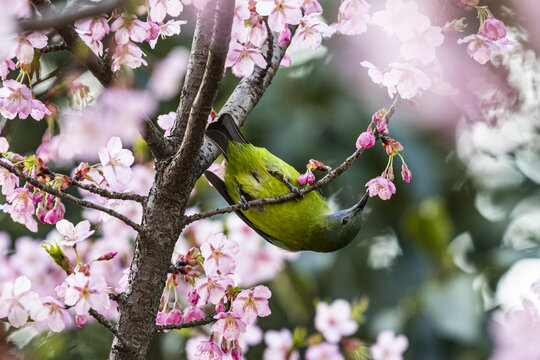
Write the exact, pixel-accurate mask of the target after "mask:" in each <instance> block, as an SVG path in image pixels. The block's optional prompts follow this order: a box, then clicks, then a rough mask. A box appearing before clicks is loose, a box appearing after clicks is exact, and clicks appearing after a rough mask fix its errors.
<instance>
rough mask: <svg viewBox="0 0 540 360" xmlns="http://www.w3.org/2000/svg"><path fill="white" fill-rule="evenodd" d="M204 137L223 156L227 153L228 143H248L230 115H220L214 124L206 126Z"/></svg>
mask: <svg viewBox="0 0 540 360" xmlns="http://www.w3.org/2000/svg"><path fill="white" fill-rule="evenodd" d="M206 136H208V138H209V139H210V140H211V141H212V142H213V143H214V144H216V146H217V147H218V148H219V150H221V152H222V153H223V154H226V153H227V145H228V144H229V141H236V142H239V143H245V144H247V143H248V141H247V140H246V138H245V137H244V135H242V133H241V132H240V129H239V128H238V126H237V125H236V123H235V122H234V118H233V117H232V115H231V114H227V113H225V114H222V115H220V116H219V118H218V119H217V120H216V121H215V122H213V123H211V124H210V125H208V128H207V129H206Z"/></svg>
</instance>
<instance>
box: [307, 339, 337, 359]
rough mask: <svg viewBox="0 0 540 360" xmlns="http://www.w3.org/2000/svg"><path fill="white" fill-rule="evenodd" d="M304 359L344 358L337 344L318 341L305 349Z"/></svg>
mask: <svg viewBox="0 0 540 360" xmlns="http://www.w3.org/2000/svg"><path fill="white" fill-rule="evenodd" d="M306 360H345V357H343V355H342V354H341V353H340V352H339V347H338V346H337V344H330V343H326V342H323V343H320V344H315V345H311V346H310V347H308V349H307V351H306Z"/></svg>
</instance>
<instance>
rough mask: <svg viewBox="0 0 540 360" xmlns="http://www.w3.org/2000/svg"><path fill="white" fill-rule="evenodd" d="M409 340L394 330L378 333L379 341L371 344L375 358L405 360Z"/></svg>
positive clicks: (380, 359) (376, 359)
mask: <svg viewBox="0 0 540 360" xmlns="http://www.w3.org/2000/svg"><path fill="white" fill-rule="evenodd" d="M408 346H409V341H408V340H407V338H406V337H405V335H398V336H395V334H394V332H393V331H388V330H387V331H382V332H380V333H379V335H377V342H376V343H375V344H374V345H372V346H371V355H372V356H373V360H403V353H404V352H405V350H407V347H408Z"/></svg>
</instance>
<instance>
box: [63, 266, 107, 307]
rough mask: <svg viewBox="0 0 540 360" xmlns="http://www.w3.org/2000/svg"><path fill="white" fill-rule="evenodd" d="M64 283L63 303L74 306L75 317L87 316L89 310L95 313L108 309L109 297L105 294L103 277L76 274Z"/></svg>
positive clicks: (105, 284)
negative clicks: (95, 311)
mask: <svg viewBox="0 0 540 360" xmlns="http://www.w3.org/2000/svg"><path fill="white" fill-rule="evenodd" d="M65 283H66V288H65V294H64V302H65V303H66V305H69V306H75V311H76V313H77V315H86V314H88V310H90V308H93V309H95V310H97V311H102V310H108V309H109V307H110V300H109V295H108V294H107V293H106V292H105V291H106V289H107V283H106V282H105V278H104V277H103V276H101V275H91V276H85V275H84V274H82V273H80V272H77V273H73V274H71V275H70V276H68V278H67V279H66V281H65Z"/></svg>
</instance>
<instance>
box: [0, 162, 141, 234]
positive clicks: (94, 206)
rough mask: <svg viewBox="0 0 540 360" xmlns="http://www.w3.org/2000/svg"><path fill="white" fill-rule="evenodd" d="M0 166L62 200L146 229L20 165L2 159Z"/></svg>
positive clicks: (136, 228) (131, 225) (135, 227)
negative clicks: (55, 185)
mask: <svg viewBox="0 0 540 360" xmlns="http://www.w3.org/2000/svg"><path fill="white" fill-rule="evenodd" d="M0 166H1V167H3V168H4V169H6V170H8V171H9V172H10V173H12V174H15V175H17V177H18V178H19V179H21V180H24V181H26V182H27V183H29V184H31V185H34V186H35V187H37V188H38V189H40V190H43V191H45V192H46V193H49V194H51V195H54V196H56V197H58V198H60V199H62V200H67V201H69V202H72V203H74V204H76V205H79V206H83V207H86V208H89V209H94V210H98V211H101V212H104V213H106V214H109V215H111V216H113V217H115V218H117V219H119V220H121V221H122V222H124V223H125V224H126V225H128V226H130V227H132V228H133V229H134V230H135V231H137V232H139V233H141V232H143V231H144V228H143V227H142V226H141V225H140V224H137V223H136V222H134V221H132V220H130V219H129V218H128V217H126V216H124V215H122V214H120V213H119V212H116V211H114V210H112V209H109V208H106V207H104V206H101V205H98V204H95V203H93V202H91V201H87V200H82V199H79V198H77V197H75V196H73V195H70V194H67V193H65V192H63V191H60V190H58V189H55V188H53V187H51V186H49V185H46V184H44V183H42V182H41V181H38V180H36V179H34V178H31V177H30V176H28V175H26V174H25V173H23V172H22V170H21V169H19V168H18V167H16V166H14V165H10V164H8V163H6V162H4V161H1V160H0Z"/></svg>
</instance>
